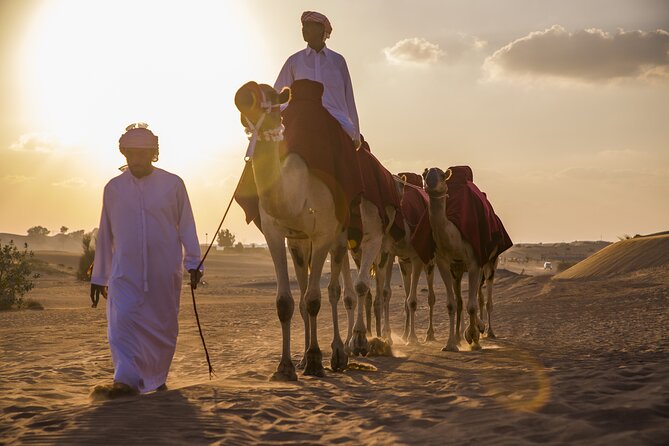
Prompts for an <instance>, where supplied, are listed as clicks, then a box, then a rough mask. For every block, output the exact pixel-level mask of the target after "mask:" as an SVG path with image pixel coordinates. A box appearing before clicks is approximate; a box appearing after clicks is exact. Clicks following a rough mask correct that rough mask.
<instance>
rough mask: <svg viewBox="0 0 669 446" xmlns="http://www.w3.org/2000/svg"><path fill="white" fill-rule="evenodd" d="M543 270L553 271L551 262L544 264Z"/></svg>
mask: <svg viewBox="0 0 669 446" xmlns="http://www.w3.org/2000/svg"><path fill="white" fill-rule="evenodd" d="M544 269H545V270H548V271H552V270H553V264H552V263H551V262H544Z"/></svg>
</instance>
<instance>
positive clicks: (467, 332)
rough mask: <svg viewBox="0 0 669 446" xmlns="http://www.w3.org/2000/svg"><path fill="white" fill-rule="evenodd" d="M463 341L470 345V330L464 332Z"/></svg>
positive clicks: (471, 339)
mask: <svg viewBox="0 0 669 446" xmlns="http://www.w3.org/2000/svg"><path fill="white" fill-rule="evenodd" d="M465 340H466V341H467V343H468V344H471V343H472V341H473V338H472V334H471V330H467V331H465Z"/></svg>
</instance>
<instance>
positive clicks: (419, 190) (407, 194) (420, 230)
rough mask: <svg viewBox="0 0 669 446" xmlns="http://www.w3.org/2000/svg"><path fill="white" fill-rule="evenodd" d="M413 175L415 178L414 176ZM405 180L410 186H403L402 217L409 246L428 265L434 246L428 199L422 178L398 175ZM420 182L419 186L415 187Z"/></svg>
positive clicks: (432, 255)
mask: <svg viewBox="0 0 669 446" xmlns="http://www.w3.org/2000/svg"><path fill="white" fill-rule="evenodd" d="M414 175H415V176H414ZM398 176H399V177H400V178H407V180H409V181H408V182H409V183H411V184H404V185H403V193H402V201H401V207H402V217H404V221H406V222H407V225H408V226H409V230H410V232H411V236H410V240H411V246H413V248H414V249H415V250H416V253H418V256H419V257H420V259H421V260H422V261H423V263H428V262H429V261H430V260H431V259H432V257H434V251H435V244H434V239H433V238H432V225H430V213H429V206H430V199H429V197H428V195H427V193H426V192H425V190H424V189H423V182H422V177H421V176H420V175H418V174H411V176H409V175H407V174H406V173H405V172H403V173H400V174H399V175H398ZM418 181H420V183H419V185H415V184H416V183H418Z"/></svg>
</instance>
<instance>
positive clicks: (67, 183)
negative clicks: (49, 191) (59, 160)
mask: <svg viewBox="0 0 669 446" xmlns="http://www.w3.org/2000/svg"><path fill="white" fill-rule="evenodd" d="M51 184H52V185H53V186H55V187H65V188H71V187H84V186H86V184H88V183H87V182H86V180H84V179H82V178H76V177H75V178H68V179H67V180H63V181H58V182H57V183H51Z"/></svg>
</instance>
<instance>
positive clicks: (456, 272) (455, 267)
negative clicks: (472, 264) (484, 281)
mask: <svg viewBox="0 0 669 446" xmlns="http://www.w3.org/2000/svg"><path fill="white" fill-rule="evenodd" d="M464 271H465V267H464V265H463V264H462V263H458V262H456V263H453V264H452V265H451V276H452V277H453V291H454V292H455V304H456V313H455V320H456V324H455V327H456V332H455V333H456V335H457V338H456V341H457V343H458V344H460V342H462V339H463V338H464V331H465V324H464V321H463V320H462V316H463V314H462V275H463V274H464Z"/></svg>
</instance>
